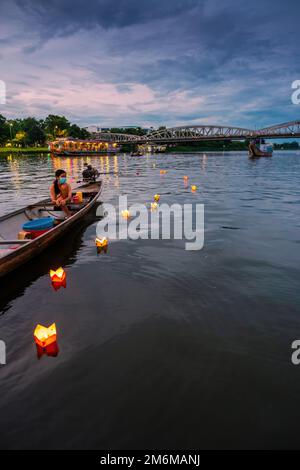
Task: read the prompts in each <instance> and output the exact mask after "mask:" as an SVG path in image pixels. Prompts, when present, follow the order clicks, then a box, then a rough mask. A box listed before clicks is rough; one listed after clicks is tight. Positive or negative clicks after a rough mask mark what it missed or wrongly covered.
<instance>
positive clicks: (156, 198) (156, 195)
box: [154, 194, 160, 202]
mask: <svg viewBox="0 0 300 470" xmlns="http://www.w3.org/2000/svg"><path fill="white" fill-rule="evenodd" d="M159 200H160V195H159V194H155V195H154V201H156V202H158V201H159Z"/></svg>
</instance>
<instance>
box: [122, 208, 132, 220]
mask: <svg viewBox="0 0 300 470" xmlns="http://www.w3.org/2000/svg"><path fill="white" fill-rule="evenodd" d="M121 214H122V217H124V219H129V217H130V212H129V210H127V209H126V210H124V211H122V212H121Z"/></svg>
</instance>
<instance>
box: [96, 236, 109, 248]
mask: <svg viewBox="0 0 300 470" xmlns="http://www.w3.org/2000/svg"><path fill="white" fill-rule="evenodd" d="M95 243H96V246H97V247H98V248H105V247H106V246H108V240H107V238H106V237H103V238H98V237H97V238H96V240H95Z"/></svg>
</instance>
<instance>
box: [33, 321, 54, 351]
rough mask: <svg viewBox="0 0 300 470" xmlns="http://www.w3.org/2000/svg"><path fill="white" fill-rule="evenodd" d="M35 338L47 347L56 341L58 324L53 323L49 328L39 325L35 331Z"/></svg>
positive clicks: (43, 346)
mask: <svg viewBox="0 0 300 470" xmlns="http://www.w3.org/2000/svg"><path fill="white" fill-rule="evenodd" d="M33 336H34V340H35V342H36V344H38V345H39V346H40V347H41V348H45V347H47V346H49V345H50V344H52V343H54V342H56V325H55V323H53V324H52V325H50V326H49V327H48V328H47V327H46V326H43V325H37V326H36V328H35V330H34V333H33Z"/></svg>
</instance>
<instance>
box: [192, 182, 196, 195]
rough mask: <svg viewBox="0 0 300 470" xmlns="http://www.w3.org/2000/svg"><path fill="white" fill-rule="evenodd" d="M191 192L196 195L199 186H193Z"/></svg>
mask: <svg viewBox="0 0 300 470" xmlns="http://www.w3.org/2000/svg"><path fill="white" fill-rule="evenodd" d="M191 190H192V191H193V193H194V192H195V191H197V186H196V185H195V184H194V185H193V186H191Z"/></svg>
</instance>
